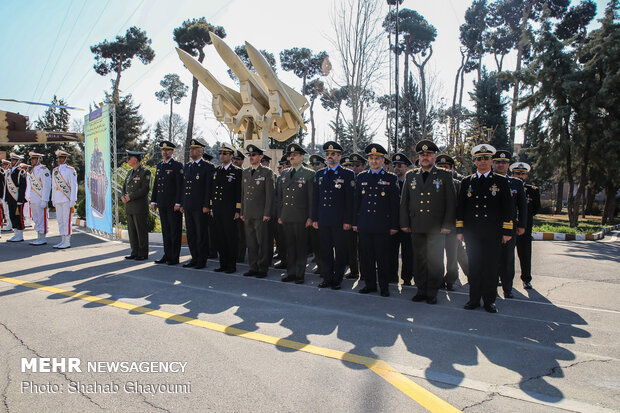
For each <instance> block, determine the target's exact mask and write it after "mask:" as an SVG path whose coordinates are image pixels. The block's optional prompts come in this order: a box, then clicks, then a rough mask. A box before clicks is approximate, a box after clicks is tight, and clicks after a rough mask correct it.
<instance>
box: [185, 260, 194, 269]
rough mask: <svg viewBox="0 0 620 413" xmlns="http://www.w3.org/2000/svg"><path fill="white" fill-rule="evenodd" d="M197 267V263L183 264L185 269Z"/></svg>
mask: <svg viewBox="0 0 620 413" xmlns="http://www.w3.org/2000/svg"><path fill="white" fill-rule="evenodd" d="M195 265H196V261H189V262H186V263H185V264H183V268H192V267H193V266H195Z"/></svg>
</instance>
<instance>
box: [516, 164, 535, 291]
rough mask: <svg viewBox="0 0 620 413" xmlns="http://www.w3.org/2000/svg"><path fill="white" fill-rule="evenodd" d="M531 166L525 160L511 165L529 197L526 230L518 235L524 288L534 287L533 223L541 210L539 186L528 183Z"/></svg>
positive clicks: (518, 251)
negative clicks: (523, 183)
mask: <svg viewBox="0 0 620 413" xmlns="http://www.w3.org/2000/svg"><path fill="white" fill-rule="evenodd" d="M530 170H531V167H530V166H529V165H528V164H527V163H525V162H515V163H513V164H512V165H510V171H511V172H512V176H514V177H515V178H518V179H521V180H522V181H523V182H525V196H526V199H527V221H526V223H525V232H524V233H523V234H521V235H517V254H518V255H519V263H520V265H521V281H523V288H525V289H526V290H530V289H531V288H532V225H533V224H534V215H536V214H537V213H538V211H540V192H539V191H538V187H536V186H534V185H531V184H528V183H527V178H528V174H529V172H530Z"/></svg>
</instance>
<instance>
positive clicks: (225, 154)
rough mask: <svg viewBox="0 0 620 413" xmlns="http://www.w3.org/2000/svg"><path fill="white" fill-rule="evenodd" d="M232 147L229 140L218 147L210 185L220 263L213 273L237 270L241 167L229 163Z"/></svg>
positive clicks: (233, 151) (232, 151) (228, 272)
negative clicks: (217, 158) (215, 166)
mask: <svg viewBox="0 0 620 413" xmlns="http://www.w3.org/2000/svg"><path fill="white" fill-rule="evenodd" d="M234 154H235V149H234V148H233V147H232V145H230V144H229V143H224V144H222V146H220V162H221V165H219V166H218V167H217V168H215V173H214V174H213V184H212V186H211V216H212V217H213V220H214V225H215V231H216V233H217V235H218V236H219V237H220V239H219V242H218V245H217V246H218V249H217V251H218V254H219V256H220V266H219V267H218V268H216V269H215V272H225V273H227V274H232V273H234V272H235V271H237V241H238V237H237V221H238V220H239V215H240V214H239V213H240V211H241V168H239V167H237V166H235V165H233V164H232V158H233V156H234Z"/></svg>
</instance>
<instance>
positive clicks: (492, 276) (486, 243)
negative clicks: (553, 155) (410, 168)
mask: <svg viewBox="0 0 620 413" xmlns="http://www.w3.org/2000/svg"><path fill="white" fill-rule="evenodd" d="M495 152H496V150H495V148H494V147H493V146H491V145H489V144H486V143H485V144H481V145H476V146H474V148H473V149H472V151H471V153H472V156H473V157H474V162H475V164H476V172H475V173H474V174H472V175H470V176H467V177H465V178H464V179H463V181H462V182H461V188H460V190H459V195H458V202H457V210H456V231H457V234H458V235H457V237H458V239H459V240H461V241H464V242H465V244H466V245H467V257H468V259H469V301H468V302H467V304H465V307H464V308H465V309H466V310H473V309H475V308H477V307H480V299H481V298H482V300H483V302H484V309H485V310H486V311H487V312H489V313H497V307H496V306H495V297H496V296H497V281H498V274H497V268H498V265H499V256H500V253H501V245H502V244H505V243H506V242H508V241H510V238H511V237H512V235H511V233H512V228H513V222H512V216H511V200H510V186H509V185H508V180H507V179H506V178H504V177H502V176H499V175H497V174H494V173H493V172H492V171H491V159H492V158H493V155H494V154H495Z"/></svg>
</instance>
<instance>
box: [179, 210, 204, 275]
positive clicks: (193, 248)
mask: <svg viewBox="0 0 620 413" xmlns="http://www.w3.org/2000/svg"><path fill="white" fill-rule="evenodd" d="M208 225H209V223H208V221H207V214H205V213H203V212H202V209H190V210H187V209H186V210H185V230H186V235H187V245H188V246H189V252H190V254H191V255H192V262H194V263H195V264H198V265H203V264H205V263H206V262H207V257H208V255H209V230H208V228H209V227H208Z"/></svg>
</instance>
